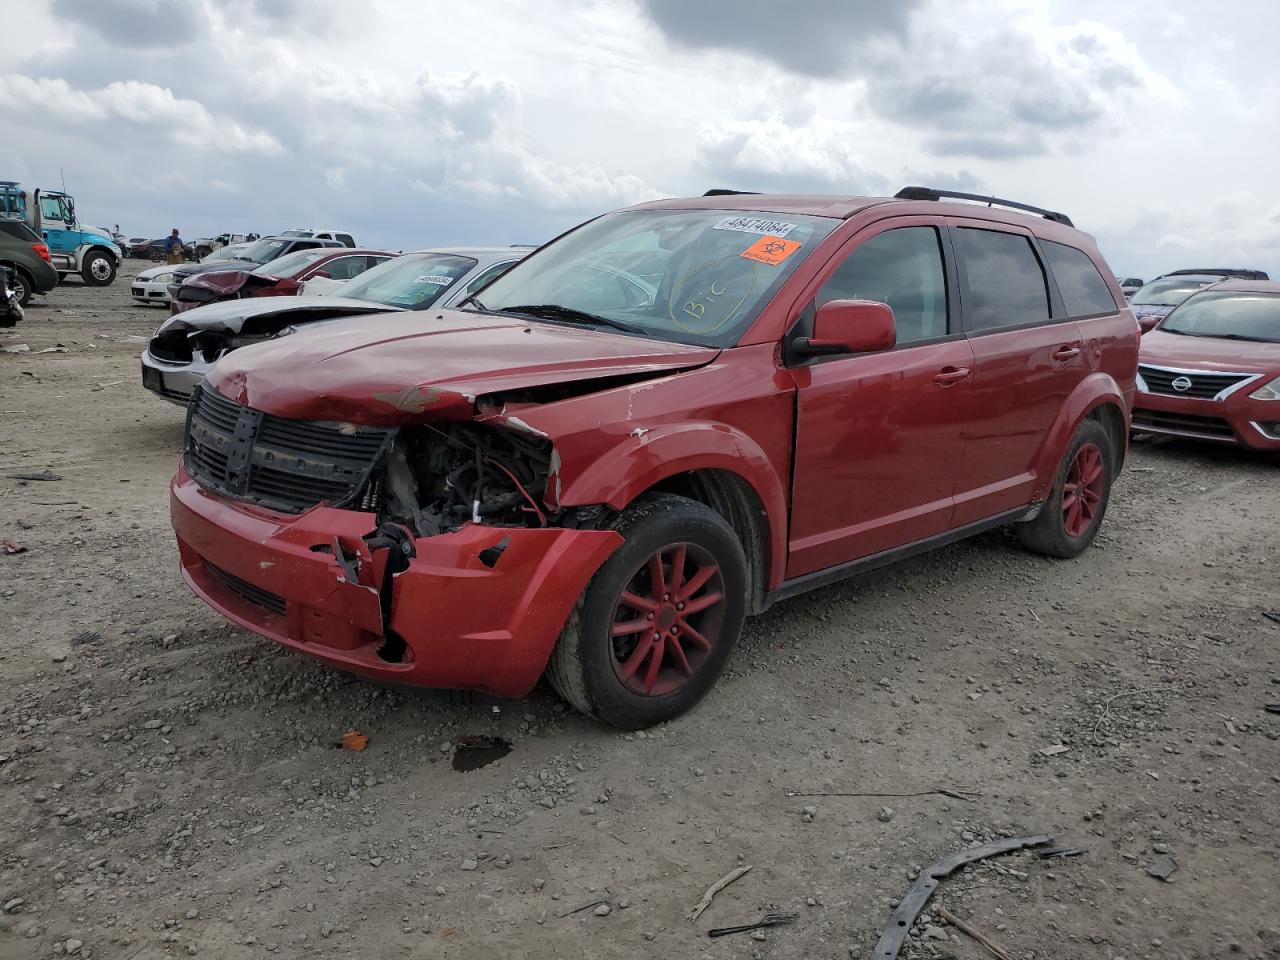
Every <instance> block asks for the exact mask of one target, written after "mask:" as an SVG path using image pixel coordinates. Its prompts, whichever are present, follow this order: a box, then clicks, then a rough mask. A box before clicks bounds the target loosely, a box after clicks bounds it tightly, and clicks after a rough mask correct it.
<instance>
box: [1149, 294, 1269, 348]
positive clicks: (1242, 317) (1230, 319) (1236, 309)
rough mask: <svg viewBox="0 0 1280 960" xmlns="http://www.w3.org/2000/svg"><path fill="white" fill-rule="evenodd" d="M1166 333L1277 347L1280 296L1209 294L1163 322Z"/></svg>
mask: <svg viewBox="0 0 1280 960" xmlns="http://www.w3.org/2000/svg"><path fill="white" fill-rule="evenodd" d="M1159 329H1161V330H1163V331H1164V332H1165V333H1181V334H1185V335H1186V336H1189V337H1222V338H1224V339H1227V340H1257V341H1259V342H1261V343H1280V295H1276V294H1270V293H1232V292H1231V291H1229V290H1208V291H1206V292H1204V293H1202V294H1199V295H1198V296H1195V297H1192V298H1191V299H1190V300H1188V301H1187V302H1186V303H1184V304H1183V305H1182V306H1180V307H1179V308H1178V309H1177V310H1175V311H1173V313H1171V314H1169V316H1168V317H1166V318H1165V321H1164V322H1163V323H1162V324H1160V328H1159Z"/></svg>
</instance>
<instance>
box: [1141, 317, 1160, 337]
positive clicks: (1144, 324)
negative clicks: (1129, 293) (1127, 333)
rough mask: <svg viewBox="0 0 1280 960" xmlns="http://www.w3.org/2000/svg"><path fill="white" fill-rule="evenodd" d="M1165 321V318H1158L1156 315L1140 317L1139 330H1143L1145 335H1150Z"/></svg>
mask: <svg viewBox="0 0 1280 960" xmlns="http://www.w3.org/2000/svg"><path fill="white" fill-rule="evenodd" d="M1163 319H1164V317H1157V316H1154V315H1153V316H1146V317H1139V318H1138V329H1139V330H1141V331H1142V332H1143V333H1150V332H1151V331H1152V330H1154V329H1155V328H1156V324H1158V323H1159V322H1160V321H1161V320H1163Z"/></svg>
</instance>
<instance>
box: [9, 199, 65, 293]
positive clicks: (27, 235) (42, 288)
mask: <svg viewBox="0 0 1280 960" xmlns="http://www.w3.org/2000/svg"><path fill="white" fill-rule="evenodd" d="M0 263H3V264H5V265H6V266H9V267H11V268H12V271H13V285H14V292H15V293H17V295H18V303H20V304H21V305H22V306H24V307H25V306H26V305H27V302H28V301H29V300H30V299H31V295H32V294H33V293H48V292H49V291H50V290H52V289H53V288H54V287H56V286H57V285H58V271H57V270H55V269H54V268H53V264H52V263H50V262H49V247H48V246H47V245H46V244H45V242H44V239H43V238H42V237H41V236H40V235H39V234H37V233H36V232H35V231H34V230H32V229H31V228H30V227H28V226H27V225H26V224H25V223H23V222H22V221H20V220H8V219H4V218H0Z"/></svg>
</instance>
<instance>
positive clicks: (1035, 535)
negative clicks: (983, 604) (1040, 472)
mask: <svg viewBox="0 0 1280 960" xmlns="http://www.w3.org/2000/svg"><path fill="white" fill-rule="evenodd" d="M1086 447H1092V448H1094V449H1096V450H1097V452H1098V454H1099V455H1100V459H1101V468H1102V473H1101V476H1100V477H1099V481H1098V484H1097V488H1096V490H1094V491H1093V493H1092V495H1093V496H1095V497H1096V502H1094V503H1093V504H1092V508H1091V514H1090V515H1089V516H1088V518H1087V523H1086V525H1085V526H1083V527H1080V526H1079V525H1076V526H1075V529H1074V531H1073V530H1072V529H1071V528H1072V526H1073V522H1072V520H1071V518H1070V516H1069V508H1070V506H1071V503H1072V500H1071V497H1072V491H1071V490H1069V489H1068V476H1069V475H1071V474H1072V471H1073V467H1075V466H1076V465H1077V463H1078V460H1079V458H1081V457H1082V455H1083V454H1082V451H1085V448H1086ZM1115 464H1116V452H1115V445H1114V444H1113V443H1112V441H1111V436H1110V435H1109V434H1108V433H1107V431H1106V429H1105V428H1104V427H1103V426H1102V424H1100V423H1098V422H1097V421H1096V420H1086V421H1085V422H1084V423H1082V424H1080V426H1079V427H1078V428H1076V432H1075V435H1074V436H1072V438H1071V442H1070V443H1069V444H1067V451H1066V454H1065V455H1064V456H1063V458H1062V463H1060V464H1059V465H1058V472H1057V474H1056V475H1055V476H1054V479H1053V489H1052V490H1050V491H1049V498H1048V499H1047V500H1046V501H1045V502H1044V505H1043V507H1041V509H1040V513H1039V514H1037V515H1036V518H1035V519H1034V520H1028V521H1027V522H1026V523H1020V524H1018V526H1017V531H1018V539H1019V540H1021V541H1022V545H1023V546H1024V547H1026V548H1027V549H1028V550H1032V551H1034V552H1035V553H1042V554H1044V555H1045V556H1047V557H1060V558H1062V559H1064V560H1066V559H1070V558H1072V557H1077V556H1079V555H1080V554H1081V553H1083V552H1084V550H1085V549H1086V548H1087V547H1088V546H1089V544H1091V543H1093V539H1094V537H1096V536H1097V535H1098V528H1099V527H1101V526H1102V519H1103V517H1104V516H1105V515H1106V512H1107V504H1108V503H1109V502H1110V500H1111V484H1112V482H1113V481H1114V479H1115V471H1116V467H1115ZM1071 486H1072V487H1073V488H1074V487H1077V486H1080V485H1079V484H1074V483H1073V484H1072V485H1071ZM1083 495H1084V494H1076V496H1083Z"/></svg>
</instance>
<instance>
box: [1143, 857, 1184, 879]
mask: <svg viewBox="0 0 1280 960" xmlns="http://www.w3.org/2000/svg"><path fill="white" fill-rule="evenodd" d="M1177 872H1178V864H1177V863H1175V862H1174V859H1173V857H1165V856H1160V857H1153V858H1152V860H1151V862H1150V863H1148V864H1147V873H1149V874H1151V876H1153V877H1155V878H1156V879H1158V880H1163V881H1164V882H1165V883H1172V882H1173V881H1172V880H1170V879H1169V878H1170V877H1172V876H1173V875H1174V874H1175V873H1177Z"/></svg>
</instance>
